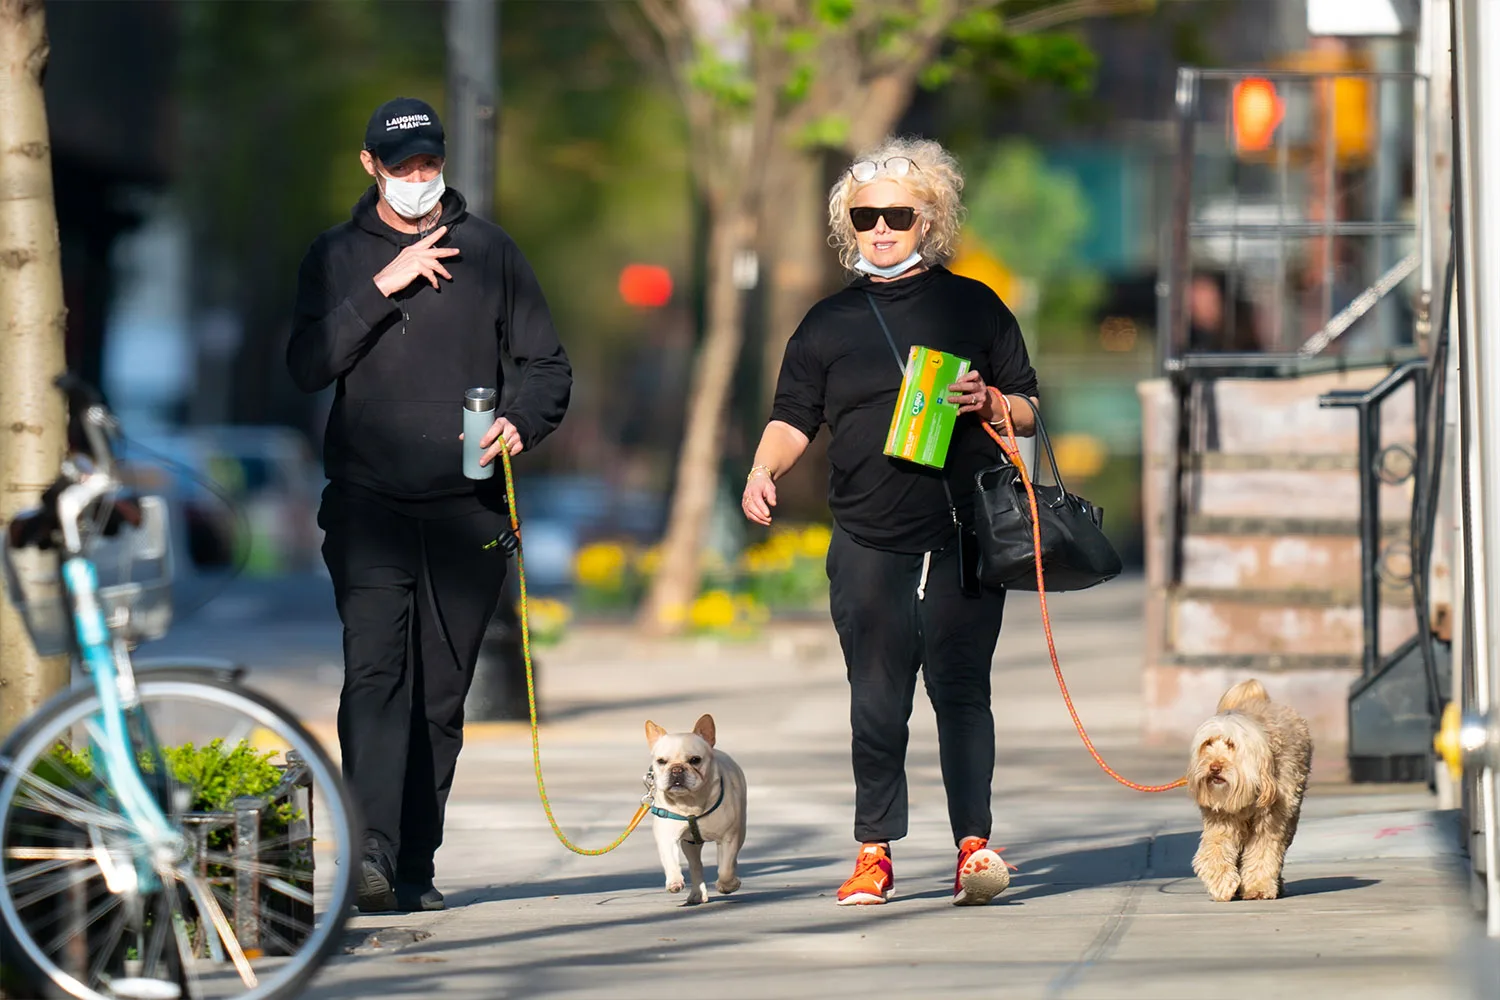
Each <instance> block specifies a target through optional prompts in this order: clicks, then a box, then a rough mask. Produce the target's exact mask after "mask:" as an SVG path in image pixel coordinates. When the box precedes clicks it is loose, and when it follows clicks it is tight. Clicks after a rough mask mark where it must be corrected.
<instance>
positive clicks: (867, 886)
mask: <svg viewBox="0 0 1500 1000" xmlns="http://www.w3.org/2000/svg"><path fill="white" fill-rule="evenodd" d="M895 885H896V875H895V872H894V871H893V870H892V867H891V853H890V851H889V850H888V849H887V848H886V847H885V846H884V845H881V844H866V845H864V846H863V847H861V848H860V850H859V857H858V858H857V859H855V862H854V874H853V875H850V876H849V880H848V881H847V882H845V883H844V884H843V885H841V886H839V905H840V906H868V905H871V904H874V903H884V902H885V901H886V900H887V899H889V898H890V897H891V893H892V890H893V889H894V887H895Z"/></svg>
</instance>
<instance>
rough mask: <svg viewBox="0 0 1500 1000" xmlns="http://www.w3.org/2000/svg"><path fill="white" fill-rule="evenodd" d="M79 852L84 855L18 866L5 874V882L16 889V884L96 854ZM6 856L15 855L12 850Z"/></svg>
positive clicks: (91, 858) (92, 857)
mask: <svg viewBox="0 0 1500 1000" xmlns="http://www.w3.org/2000/svg"><path fill="white" fill-rule="evenodd" d="M70 853H72V852H70ZM78 853H81V854H82V857H67V858H51V859H49V860H44V861H38V862H37V863H36V864H34V865H27V866H26V867H25V868H17V869H16V870H15V871H13V872H11V873H9V874H7V875H6V876H5V884H6V885H7V886H9V887H10V888H12V889H14V888H15V887H16V886H18V885H20V884H21V883H22V882H24V881H26V880H27V879H31V878H37V877H38V876H41V875H46V874H47V873H48V872H55V871H57V870H58V869H60V868H66V867H68V866H69V865H71V864H74V863H76V862H79V861H92V860H94V855H93V852H91V851H82V852H78ZM6 857H10V858H14V857H15V855H13V854H10V852H8V851H7V852H6Z"/></svg>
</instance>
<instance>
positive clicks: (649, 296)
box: [620, 264, 672, 309]
mask: <svg viewBox="0 0 1500 1000" xmlns="http://www.w3.org/2000/svg"><path fill="white" fill-rule="evenodd" d="M620 298H622V299H624V300H625V304H626V305H631V306H635V307H636V308H638V309H657V308H660V307H661V306H664V305H666V304H667V303H668V302H670V301H671V299H672V274H671V272H669V271H668V270H667V269H666V268H664V267H660V266H658V265H656V264H628V265H626V266H625V268H624V269H623V270H621V271H620Z"/></svg>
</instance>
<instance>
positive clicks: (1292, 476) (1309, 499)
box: [1183, 469, 1411, 519]
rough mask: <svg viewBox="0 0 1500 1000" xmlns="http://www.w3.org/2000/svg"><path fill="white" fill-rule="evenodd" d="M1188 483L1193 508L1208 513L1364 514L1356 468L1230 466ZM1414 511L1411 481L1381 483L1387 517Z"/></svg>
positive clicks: (1382, 505)
mask: <svg viewBox="0 0 1500 1000" xmlns="http://www.w3.org/2000/svg"><path fill="white" fill-rule="evenodd" d="M1183 483H1184V488H1185V489H1186V490H1187V491H1188V494H1187V496H1188V510H1189V511H1190V512H1191V513H1194V514H1199V515H1202V516H1207V517H1256V516H1262V517H1263V516H1266V515H1277V514H1280V515H1295V516H1297V517H1299V518H1352V519H1357V518H1358V517H1359V476H1358V475H1357V474H1356V473H1354V472H1338V471H1324V470H1316V471H1306V470H1293V469H1236V470H1228V469H1225V470H1213V471H1204V472H1197V473H1193V474H1192V475H1190V476H1186V477H1184V480H1183ZM1410 510H1411V482H1410V480H1408V481H1407V482H1405V483H1401V484H1399V485H1395V486H1392V485H1388V484H1382V485H1381V488H1380V512H1381V517H1382V519H1386V518H1389V517H1390V516H1391V515H1400V516H1403V517H1406V516H1409V511H1410Z"/></svg>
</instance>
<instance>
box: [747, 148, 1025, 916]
mask: <svg viewBox="0 0 1500 1000" xmlns="http://www.w3.org/2000/svg"><path fill="white" fill-rule="evenodd" d="M962 191H963V175H962V173H961V172H960V170H959V167H958V164H957V163H956V162H955V161H954V159H953V157H952V155H950V154H949V153H948V152H947V150H945V149H943V147H942V146H940V145H939V144H938V143H936V142H931V141H927V140H917V139H904V138H891V139H887V140H886V141H885V142H883V143H881V144H880V145H879V146H878V147H877V148H875V149H873V150H870V151H868V152H866V153H863V154H861V155H860V156H859V157H858V158H857V159H856V160H855V161H854V162H853V163H851V164H850V166H849V169H848V170H846V171H845V172H844V173H843V175H842V176H841V177H840V178H839V180H838V182H837V183H836V184H834V186H833V189H832V191H830V192H829V198H828V222H829V227H830V229H831V230H832V235H831V238H830V241H831V242H832V243H833V244H834V245H835V246H836V247H837V248H838V251H839V260H840V262H841V263H842V264H843V265H844V267H845V268H846V269H848V270H849V271H850V272H853V275H854V280H853V281H852V282H851V283H850V284H849V286H848V287H846V288H844V289H843V290H841V291H839V292H837V293H835V294H833V295H830V296H829V297H828V298H826V299H823V300H822V301H821V302H819V303H817V304H816V305H815V306H813V307H812V309H810V310H808V313H807V316H806V317H805V318H804V319H803V320H802V323H801V324H800V325H799V326H798V327H797V330H796V332H795V333H794V334H793V335H792V338H791V340H790V342H788V344H787V348H786V354H785V356H784V357H783V359H782V364H781V373H780V377H779V379H778V381H777V386H776V399H775V403H774V405H773V407H772V411H771V419H770V422H769V423H768V424H767V425H766V429H765V432H764V434H763V435H762V437H761V442H760V447H759V448H758V449H757V451H756V453H755V464H754V466H753V467H752V468H751V470H750V473H749V475H748V476H747V477H746V484H745V493H744V496H743V498H742V507H743V509H744V512H745V516H746V517H747V518H748V519H749V520H751V521H752V522H754V523H756V524H762V525H769V524H770V523H771V510H772V508H773V507H775V506H776V480H777V479H779V478H780V477H781V476H783V475H785V474H786V472H787V471H788V470H789V469H790V468H791V467H792V466H793V465H794V464H795V463H796V461H797V460H798V459H799V458H800V457H801V456H802V453H803V452H804V451H805V450H806V449H807V445H808V442H809V441H810V440H811V439H812V437H813V435H815V434H816V433H817V431H818V428H819V427H820V426H822V425H823V424H825V423H826V424H827V425H828V429H829V433H830V435H831V437H830V441H829V446H828V461H829V466H830V470H829V492H828V506H829V509H830V510H831V512H832V514H833V521H834V528H833V541H832V543H831V544H830V545H829V550H828V579H829V600H830V606H831V611H832V616H833V623H834V627H835V628H836V630H837V631H838V635H839V641H840V644H841V645H842V647H843V651H844V662H845V666H846V668H847V671H848V677H849V687H850V713H849V715H850V723H851V726H852V728H853V758H854V780H855V807H854V811H855V818H854V836H855V839H856V840H857V841H859V843H860V850H859V854H858V856H857V860H856V862H855V868H854V874H853V875H852V876H850V878H849V880H848V881H846V882H845V883H844V885H843V886H842V887H841V888H840V889H839V894H838V902H839V903H840V904H843V905H847V904H862V903H883V902H885V901H886V899H887V898H888V897H889V895H890V893H891V889H892V887H893V885H894V883H895V876H894V872H893V868H892V862H891V847H890V845H891V841H894V840H898V839H900V838H901V837H904V836H905V835H906V832H907V801H906V799H907V789H906V745H907V721H908V719H909V718H910V716H911V710H912V700H913V695H914V694H915V692H916V680H917V672H918V670H920V671H921V673H922V676H923V679H924V681H925V683H926V686H927V694H928V697H929V699H930V700H931V702H932V705H933V707H934V709H935V710H936V713H937V723H938V747H939V758H940V760H941V763H942V773H943V786H944V789H945V791H946V792H947V799H948V819H949V824H950V826H951V827H952V831H953V838H954V842H955V844H956V845H957V846H958V866H957V870H956V873H955V876H954V895H953V902H954V904H955V905H960V906H962V905H975V904H983V903H987V902H989V901H990V899H992V898H993V897H994V896H995V895H996V894H997V893H999V892H1001V891H1003V890H1004V889H1005V887H1006V886H1007V885H1008V884H1009V882H1010V874H1009V872H1008V871H1007V866H1006V864H1005V862H1004V861H1002V860H1001V859H1000V857H999V855H998V854H997V853H996V852H995V851H992V850H990V849H989V846H988V844H989V836H990V825H991V816H990V782H991V779H992V777H993V774H994V769H995V723H994V716H993V714H992V713H991V711H990V662H991V660H992V659H993V658H994V654H995V645H996V643H997V642H998V641H999V638H1000V618H1001V613H1002V612H1003V610H1004V607H1005V593H1004V591H1002V590H994V589H990V588H987V587H984V586H981V585H980V584H979V582H978V580H977V578H976V576H975V572H976V570H975V566H974V564H973V554H974V537H973V535H972V532H971V531H970V532H968V533H967V534H966V536H965V537H963V538H961V535H964V533H965V530H966V529H967V528H968V526H970V525H972V523H973V516H974V515H973V508H974V503H973V492H974V473H975V472H977V471H978V470H980V469H982V468H984V467H986V466H989V465H993V464H994V463H995V462H996V460H997V455H998V452H997V449H996V448H995V446H994V444H993V443H992V442H991V441H990V439H989V438H988V436H987V435H986V434H985V432H984V428H983V427H981V426H980V425H979V421H981V420H983V421H988V422H990V423H992V424H994V423H998V422H999V421H1000V420H1001V413H1000V412H999V410H998V409H997V407H999V406H1003V405H1004V404H1002V403H998V402H997V401H996V400H995V399H994V397H993V396H992V394H991V393H990V391H989V387H990V386H994V387H995V388H997V389H999V390H1000V392H1001V393H1004V394H1005V395H1006V396H1022V395H1025V396H1029V397H1030V398H1031V399H1032V400H1035V399H1036V392H1037V379H1036V372H1035V371H1034V370H1033V369H1032V367H1031V361H1030V359H1029V357H1028V356H1027V352H1026V345H1025V343H1024V342H1023V341H1022V339H1021V330H1020V327H1019V326H1018V325H1017V323H1016V318H1015V316H1014V315H1012V314H1011V311H1010V310H1009V309H1007V308H1006V306H1005V303H1003V302H1001V301H1000V298H999V297H998V296H997V295H996V294H995V293H994V292H993V291H991V290H990V289H989V287H988V286H986V285H984V284H981V283H980V282H978V281H974V280H972V279H970V278H965V277H960V276H959V275H956V274H954V273H953V272H952V271H949V270H948V269H947V268H946V267H945V266H944V263H945V262H946V260H947V259H948V257H949V256H950V255H951V254H952V253H953V250H954V244H955V243H956V241H957V239H958V235H959V229H960V222H961V215H962V211H963V208H962V204H961V201H960V195H961V193H962ZM914 345H920V346H923V347H928V348H932V349H935V350H939V351H944V352H951V353H953V354H956V355H958V356H960V357H963V358H968V359H969V361H970V364H971V370H970V371H969V373H968V374H967V375H965V376H964V377H963V378H961V379H960V380H958V381H957V382H956V383H954V384H953V385H950V386H949V387H948V393H949V396H948V398H949V401H950V402H953V403H957V404H959V412H960V414H962V415H963V416H961V417H960V419H959V424H958V426H957V427H956V428H955V430H954V432H953V439H952V443H951V444H950V445H949V450H948V458H947V464H946V467H945V468H943V469H941V470H938V469H931V468H927V467H925V466H921V465H917V464H914V463H911V462H906V461H903V460H901V459H896V458H889V457H887V456H886V455H884V454H883V450H884V443H885V437H886V433H887V431H888V430H889V426H890V420H891V413H892V410H893V409H894V408H895V405H896V399H897V396H898V394H899V391H900V386H901V379H902V375H903V373H904V367H905V363H906V358H907V353H908V350H909V349H910V348H911V347H912V346H914ZM1017 402H1018V404H1019V400H1017ZM1013 410H1014V418H1013V419H1014V421H1015V424H1016V430H1017V432H1018V433H1023V434H1030V433H1032V430H1033V420H1032V418H1031V411H1030V408H1029V407H1027V406H1024V405H1016V406H1014V407H1013Z"/></svg>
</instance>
